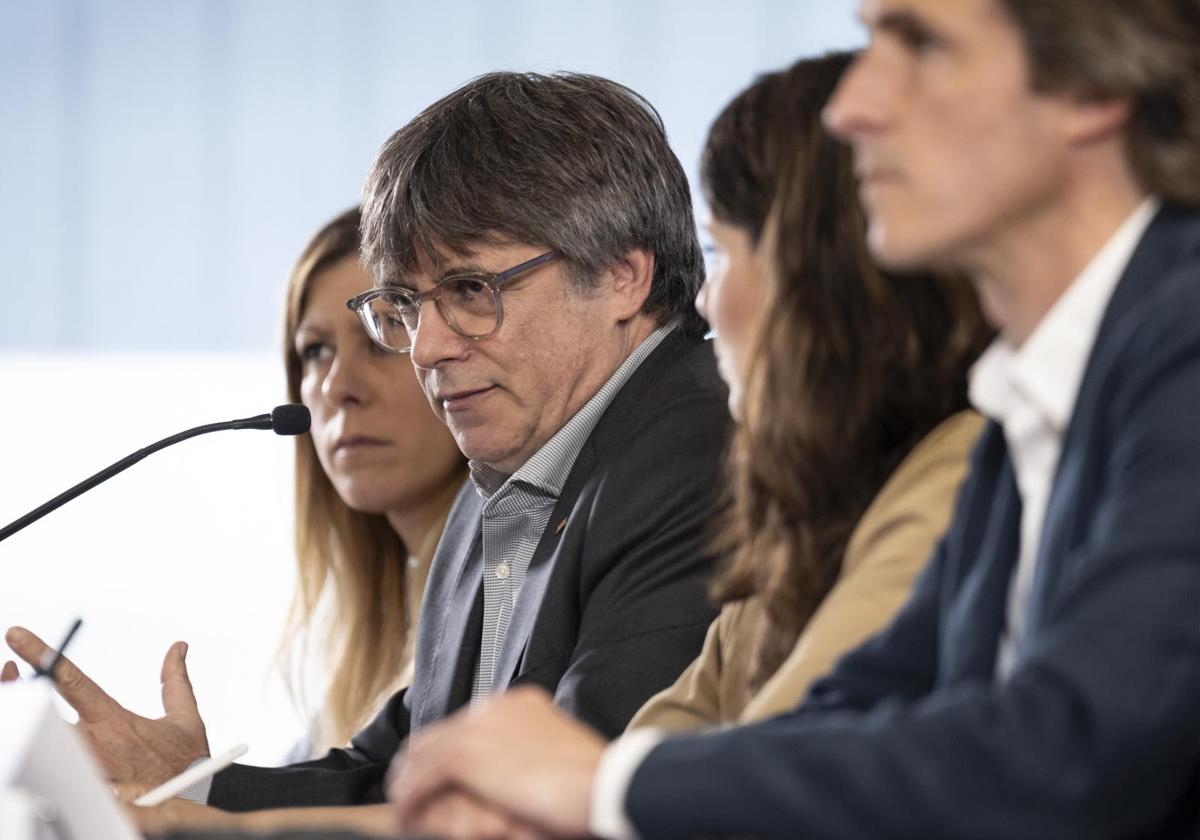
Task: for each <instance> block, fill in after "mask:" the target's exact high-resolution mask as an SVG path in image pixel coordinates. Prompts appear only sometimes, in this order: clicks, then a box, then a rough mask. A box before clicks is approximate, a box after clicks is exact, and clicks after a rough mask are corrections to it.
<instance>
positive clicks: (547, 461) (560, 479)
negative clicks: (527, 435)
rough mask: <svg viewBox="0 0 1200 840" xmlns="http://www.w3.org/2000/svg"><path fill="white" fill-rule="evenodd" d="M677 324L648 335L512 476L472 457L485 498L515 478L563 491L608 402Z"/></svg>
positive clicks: (476, 482) (476, 480)
mask: <svg viewBox="0 0 1200 840" xmlns="http://www.w3.org/2000/svg"><path fill="white" fill-rule="evenodd" d="M674 328H675V325H674V324H667V325H665V326H662V327H659V328H658V329H656V330H655V331H654V332H652V333H650V335H648V336H646V338H645V339H643V340H642V343H641V344H639V345H638V346H637V347H635V348H634V350H633V352H632V353H630V354H629V356H627V357H626V359H625V361H623V362H622V363H621V364H620V366H619V367H618V368H617V369H616V370H615V371H614V372H613V374H612V376H610V377H609V378H608V380H607V381H606V382H605V383H604V384H603V385H602V386H600V390H598V391H597V392H596V393H595V394H593V395H592V397H591V399H589V400H588V401H587V402H586V403H584V405H583V408H581V409H579V411H577V412H575V415H574V416H573V417H572V418H571V419H570V420H568V421H567V422H566V423H565V424H564V425H563V427H562V428H561V429H559V430H558V431H557V432H555V434H554V436H553V437H551V438H550V440H548V441H546V442H545V443H544V444H542V446H541V447H540V448H539V449H538V451H537V452H535V453H534V454H533V456H532V457H530V459H529V460H528V461H526V462H525V463H524V464H522V465H521V467H520V468H519V469H518V470H517V471H516V472H515V473H513V474H512V475H511V476H509V475H506V474H505V473H502V472H500V471H499V470H497V469H494V468H492V467H490V466H488V465H487V464H484V463H481V462H479V461H471V462H470V464H469V466H470V470H471V481H472V483H473V484H474V485H475V489H476V491H478V493H479V495H480V496H481V497H482V498H483V499H484V501H487V500H489V499H490V498H491V497H492V496H494V495H495V494H496V493H498V492H499V491H500V490H501V489H502V488H503V487H504V486H505V485H506V484H511V483H516V482H521V483H522V484H525V485H529V486H531V487H535V488H537V489H539V490H541V491H543V492H545V493H547V494H549V495H551V496H554V497H556V498H557V497H558V495H559V494H560V493H562V488H563V485H565V484H566V483H567V476H568V475H569V474H570V472H571V467H573V466H574V465H575V459H576V458H577V457H578V456H579V451H580V450H581V449H582V448H583V444H584V443H585V442H586V441H587V439H588V436H589V435H591V433H592V430H593V429H594V428H595V427H596V424H597V423H598V422H600V418H601V417H602V416H604V412H605V411H606V410H607V409H608V406H609V404H610V403H611V402H612V401H613V399H614V398H615V397H616V395H617V393H618V392H619V391H620V390H621V388H622V387H624V385H625V383H626V382H628V381H629V378H630V377H631V376H633V372H634V371H635V370H637V369H638V367H639V366H640V365H641V364H642V362H644V361H645V360H646V357H647V356H649V355H650V354H651V353H652V352H654V350H655V348H657V347H658V345H659V344H661V343H662V341H663V339H664V338H666V337H667V335H668V334H669V333H670V332H671V330H673V329H674Z"/></svg>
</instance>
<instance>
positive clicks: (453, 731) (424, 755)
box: [388, 718, 469, 820]
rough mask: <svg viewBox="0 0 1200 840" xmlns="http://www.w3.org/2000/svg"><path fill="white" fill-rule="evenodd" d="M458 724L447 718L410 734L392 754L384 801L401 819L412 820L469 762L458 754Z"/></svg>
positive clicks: (450, 783) (448, 785)
mask: <svg viewBox="0 0 1200 840" xmlns="http://www.w3.org/2000/svg"><path fill="white" fill-rule="evenodd" d="M458 721H459V719H458V718H450V719H448V720H446V721H443V722H441V723H436V724H434V725H432V726H430V727H427V728H425V729H422V730H421V731H419V732H416V733H413V734H412V735H410V736H409V738H408V742H407V743H406V745H405V746H404V748H403V749H402V750H401V751H400V752H399V753H398V754H397V755H396V758H395V760H394V761H393V762H392V767H391V782H390V784H389V785H388V799H389V800H390V801H391V803H392V804H393V805H394V806H395V807H396V810H397V813H398V814H399V816H400V819H401V820H411V819H413V818H414V817H415V816H416V814H417V813H418V812H419V811H421V810H422V809H423V808H424V807H425V805H426V803H427V802H428V800H429V799H430V798H431V797H433V796H434V795H435V794H437V793H439V792H442V791H444V790H445V789H446V788H449V787H452V786H453V785H454V784H455V782H456V781H457V779H456V776H455V771H456V769H457V768H459V767H461V766H463V764H465V763H466V762H468V761H469V759H467V758H466V757H465V756H462V755H460V753H461V748H460V747H459V745H460V744H461V743H462V742H463V741H464V739H463V738H462V737H461V735H460V733H459V732H458V731H457V730H458V729H459V727H457V726H456V725H455V724H456V723H458ZM467 740H468V741H469V739H467ZM455 756H459V757H458V758H457V759H456V758H455Z"/></svg>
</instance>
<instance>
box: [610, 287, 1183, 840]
mask: <svg viewBox="0 0 1200 840" xmlns="http://www.w3.org/2000/svg"><path fill="white" fill-rule="evenodd" d="M1185 299H1186V300H1191V301H1195V300H1196V297H1195V296H1191V297H1188V298H1185ZM1177 309H1179V310H1180V311H1179V312H1178V313H1177V314H1176V320H1175V322H1174V323H1170V322H1168V323H1167V324H1165V325H1162V324H1160V325H1159V328H1158V329H1155V330H1143V331H1142V335H1141V339H1142V340H1140V341H1137V342H1134V343H1133V346H1132V347H1131V348H1127V350H1130V352H1127V353H1125V354H1124V356H1123V358H1125V359H1126V360H1127V362H1128V365H1127V367H1126V369H1125V370H1124V371H1120V370H1118V371H1117V372H1116V373H1115V374H1114V377H1113V381H1115V382H1117V383H1119V384H1118V385H1116V386H1114V387H1113V388H1111V389H1110V391H1109V392H1108V393H1107V394H1105V399H1103V400H1101V401H1099V405H1100V406H1101V408H1100V414H1099V415H1098V416H1096V417H1090V418H1087V420H1086V422H1094V423H1100V424H1104V426H1103V427H1102V429H1104V430H1107V432H1104V433H1098V434H1097V437H1096V439H1097V440H1099V441H1102V442H1103V443H1104V446H1103V447H1102V449H1103V451H1097V452H1095V453H1093V454H1094V457H1095V458H1096V460H1097V461H1098V462H1099V463H1101V464H1102V465H1103V468H1102V469H1101V470H1099V471H1098V474H1097V476H1096V485H1097V486H1096V492H1097V493H1098V499H1097V504H1096V505H1095V506H1094V508H1093V510H1094V511H1095V516H1094V519H1093V521H1092V522H1091V523H1090V527H1089V530H1088V538H1087V539H1086V541H1084V542H1083V544H1082V545H1081V546H1080V548H1079V549H1078V550H1077V551H1076V552H1075V553H1074V555H1073V556H1070V557H1067V558H1064V559H1065V561H1066V562H1065V563H1063V564H1062V567H1063V568H1064V569H1066V571H1065V572H1064V575H1066V578H1065V579H1064V580H1063V581H1062V586H1061V587H1060V589H1059V594H1058V596H1057V597H1056V599H1055V600H1054V602H1053V603H1052V604H1050V605H1048V607H1047V608H1046V609H1047V611H1046V613H1045V614H1043V615H1042V616H1041V619H1040V623H1039V627H1038V630H1037V633H1036V634H1033V635H1031V636H1030V637H1029V639H1028V645H1027V647H1026V648H1025V649H1024V650H1023V652H1022V655H1021V657H1020V659H1019V661H1018V664H1017V667H1016V669H1015V670H1014V672H1013V674H1012V676H1011V677H1010V679H1009V680H1008V681H1007V682H1004V683H991V682H987V683H983V682H980V683H977V684H964V685H960V686H956V687H955V688H953V689H942V690H938V691H935V692H933V693H931V694H930V695H929V696H928V697H926V698H924V699H921V700H918V701H916V702H906V701H905V700H903V699H901V700H900V701H897V702H883V703H877V704H876V705H875V706H874V708H872V710H871V711H869V712H866V713H862V712H857V711H846V712H838V711H834V710H833V709H832V708H827V709H826V710H825V711H824V713H823V714H819V715H812V714H806V713H796V714H791V715H787V716H783V717H780V718H776V719H774V720H771V721H766V722H764V723H761V724H757V725H754V726H750V727H745V728H742V729H738V730H728V731H724V732H719V733H713V734H709V735H704V736H699V737H693V738H688V739H679V740H675V741H669V742H666V743H664V744H661V745H660V746H659V747H657V748H656V749H655V750H654V751H653V752H652V753H651V754H650V755H649V757H648V758H647V760H646V761H645V762H644V763H643V764H642V765H641V767H640V768H639V769H638V771H637V772H636V774H635V776H634V778H633V780H632V783H631V786H630V789H629V793H628V797H627V800H626V805H627V808H628V810H629V812H630V814H631V816H632V819H633V821H634V824H635V825H636V826H637V828H638V830H639V832H640V833H641V834H642V835H643V836H656V837H657V836H664V837H665V836H674V837H683V836H691V835H695V834H702V833H724V832H729V833H750V834H755V835H759V834H761V835H779V836H789V837H800V836H812V837H847V838H849V837H874V838H886V837H939V838H953V837H970V838H987V837H1005V838H1010V837H1021V838H1062V837H1089V838H1104V837H1129V836H1146V835H1147V834H1149V833H1151V832H1156V831H1157V832H1160V833H1158V834H1155V836H1166V835H1162V834H1161V827H1162V826H1163V825H1164V824H1166V823H1171V824H1176V823H1177V822H1179V821H1181V822H1182V823H1183V824H1186V825H1188V826H1190V830H1192V831H1194V830H1195V827H1196V815H1195V811H1196V809H1197V802H1200V798H1197V790H1198V789H1197V768H1198V767H1200V422H1198V421H1197V418H1198V417H1200V338H1188V339H1183V340H1176V341H1171V340H1168V337H1171V336H1180V335H1182V336H1189V335H1190V336H1196V335H1197V330H1196V329H1195V327H1194V326H1190V325H1184V324H1183V323H1182V322H1181V319H1185V318H1186V319H1194V318H1195V317H1196V315H1195V311H1194V310H1193V309H1189V308H1188V307H1186V306H1178V307H1177ZM922 609H923V610H931V609H933V607H932V606H930V605H929V604H926V605H925V606H924V607H923V608H922ZM930 620H932V619H930ZM846 691H847V692H848V696H851V697H853V696H855V694H854V689H853V687H851V688H847V689H846ZM869 691H870V693H875V691H874V689H870V690H869ZM849 705H850V706H851V708H853V706H855V705H857V704H855V703H850V704H849ZM1181 803H1182V804H1181ZM1189 808H1190V811H1188V809H1189ZM1184 811H1187V813H1183V812H1184ZM1181 814H1182V816H1181ZM1181 833H1182V832H1181ZM1171 836H1174V835H1171Z"/></svg>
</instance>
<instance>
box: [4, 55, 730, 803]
mask: <svg viewBox="0 0 1200 840" xmlns="http://www.w3.org/2000/svg"><path fill="white" fill-rule="evenodd" d="M363 257H364V261H365V262H366V263H367V264H368V266H369V267H370V268H371V269H372V270H373V272H374V274H375V276H376V278H377V286H378V287H377V288H375V289H372V290H370V291H366V292H364V293H362V294H360V295H358V296H356V297H354V298H353V299H352V300H350V301H348V306H349V307H350V308H351V309H353V310H354V311H356V312H357V313H358V314H359V315H360V317H361V319H362V322H363V324H364V326H365V328H366V329H367V331H368V332H369V333H370V335H371V337H372V339H374V341H375V342H376V343H377V344H378V345H379V346H380V347H381V348H383V349H384V350H387V351H390V352H397V353H407V354H409V355H410V356H411V358H412V362H413V366H414V368H415V369H416V375H417V377H418V379H419V380H420V381H421V383H422V385H423V387H424V389H425V392H426V394H427V395H428V398H429V401H430V404H431V405H432V407H433V410H434V411H435V412H436V413H437V415H438V416H439V417H440V418H442V419H443V420H444V421H445V422H446V424H447V425H448V426H449V428H450V430H451V432H452V433H453V435H454V437H455V440H456V441H457V442H458V445H459V447H460V448H461V449H462V451H463V453H464V454H465V455H466V456H467V457H468V459H470V470H471V476H470V481H469V482H468V483H467V484H466V485H464V487H463V488H462V490H461V492H460V493H459V496H458V499H457V500H456V502H455V505H454V507H453V509H452V510H451V513H450V516H449V519H448V521H447V524H446V530H445V533H444V536H443V538H442V541H441V543H440V545H439V547H438V550H437V553H436V555H435V557H434V560H433V565H432V568H431V571H430V577H429V582H428V584H427V589H426V594H425V599H424V603H423V607H422V610H421V619H420V626H419V628H418V634H417V642H416V653H415V678H414V682H413V684H412V686H411V687H410V688H409V689H407V690H405V691H402V692H401V693H399V694H398V695H396V696H395V697H394V698H393V699H392V701H391V702H390V703H389V704H388V706H387V707H386V708H385V709H384V711H383V712H382V713H381V714H380V715H379V717H378V718H377V719H376V720H375V721H374V722H373V723H371V724H370V725H369V726H368V727H367V728H366V729H365V730H364V731H363V732H362V733H360V734H359V735H358V736H357V737H356V738H355V739H354V741H353V745H352V746H351V747H350V748H348V749H346V750H335V751H333V752H332V753H331V754H330V755H329V756H328V757H326V758H325V759H322V760H320V761H316V762H311V763H307V764H302V765H297V766H293V767H289V768H282V769H278V770H268V769H263V768H251V767H239V766H234V767H232V768H229V769H228V770H226V771H223V772H222V773H219V774H218V775H217V776H216V777H215V778H214V779H213V781H212V786H211V790H210V791H203V790H201V791H198V792H196V793H197V795H198V798H200V799H207V801H208V802H210V803H212V804H214V805H217V806H220V807H222V808H225V809H229V810H238V811H240V810H249V809H257V808H264V807H269V806H285V805H340V804H354V803H364V802H372V801H375V802H382V800H383V789H382V782H383V776H384V772H385V771H386V768H387V764H388V762H389V761H390V760H391V758H392V756H393V754H394V753H395V751H396V749H397V748H398V747H399V746H400V744H401V742H402V741H403V739H404V738H405V737H406V736H407V734H408V732H409V731H410V730H411V729H414V728H417V727H420V726H422V725H424V724H426V723H428V722H430V721H433V720H436V719H439V718H441V717H444V716H445V715H447V714H449V713H451V712H453V711H454V710H456V709H458V708H461V707H464V706H467V705H469V704H471V703H475V702H479V701H482V700H483V699H485V698H487V697H488V696H489V695H490V694H492V693H493V692H496V691H499V690H502V689H504V688H506V687H508V686H510V685H512V684H514V683H522V684H531V685H538V686H541V687H543V688H544V689H545V690H547V691H549V692H550V693H552V694H553V695H554V696H555V698H556V701H557V702H558V703H559V705H560V706H561V707H562V708H563V709H565V710H566V711H568V712H570V713H571V714H573V715H575V716H577V717H578V718H579V719H580V720H582V721H584V722H586V723H587V724H589V725H590V726H592V727H594V728H596V729H597V730H599V731H601V732H603V733H605V734H606V735H609V736H615V735H617V734H618V733H620V732H621V731H622V729H623V728H624V726H625V724H626V722H627V720H628V719H629V718H630V717H631V716H632V714H633V712H634V711H636V710H637V708H638V707H639V706H640V705H641V704H642V702H643V701H644V700H646V699H647V698H648V697H649V696H650V695H652V694H653V693H654V692H656V691H657V690H659V689H661V688H663V687H665V686H666V685H668V684H669V683H670V682H671V681H672V680H674V679H675V677H676V676H678V674H679V673H680V672H681V671H682V670H683V669H684V667H685V666H686V665H687V664H688V663H689V662H690V661H691V660H692V658H693V657H694V656H695V655H696V653H697V652H698V651H699V649H700V645H701V643H702V641H703V637H704V633H705V631H706V629H707V626H708V624H709V622H710V621H711V620H712V619H713V617H714V615H715V613H714V611H713V610H712V608H711V607H710V606H709V604H708V603H707V598H706V592H705V587H706V583H707V578H708V575H709V573H710V571H711V568H710V567H711V563H710V561H709V559H708V552H707V551H706V547H705V537H706V533H705V526H706V523H707V521H708V519H709V517H710V514H711V512H712V502H713V497H714V492H713V491H714V487H715V486H716V484H717V473H718V466H719V463H720V459H721V455H722V452H723V449H724V443H725V438H726V434H727V427H728V411H727V408H726V391H725V388H724V386H723V385H722V383H721V382H720V379H719V377H718V375H717V371H716V364H715V360H714V358H713V353H712V349H711V346H710V345H709V344H708V343H707V342H705V341H704V339H703V335H704V332H705V325H704V323H703V321H702V320H701V319H700V317H699V316H698V315H697V314H696V311H695V309H694V307H693V299H694V297H695V294H696V291H697V290H698V288H699V286H700V284H701V283H702V282H703V279H704V278H703V273H704V268H703V257H702V255H701V251H700V247H699V244H698V242H697V239H696V232H695V223H694V220H693V216H692V208H691V198H690V195H689V191H688V186H687V180H686V177H685V175H684V173H683V170H682V168H681V167H680V165H679V162H678V160H677V159H676V158H675V156H674V154H673V153H672V152H671V150H670V147H669V146H668V144H667V139H666V136H665V134H664V131H663V127H662V124H661V121H660V119H659V117H658V115H657V113H656V112H655V111H654V109H653V108H652V107H651V106H650V105H649V104H648V103H647V102H646V101H645V100H644V99H642V98H641V97H640V96H638V95H637V94H635V93H634V92H632V91H630V90H629V89H627V88H624V87H622V86H621V85H618V84H616V83H613V82H610V81H607V80H604V79H600V78H597V77H593V76H586V75H577V74H562V75H556V76H540V75H533V74H516V73H496V74H491V75H488V76H484V77H481V78H479V79H476V80H475V81H473V82H471V83H469V84H468V85H466V86H465V87H463V88H462V89H460V90H458V91H456V92H454V93H452V94H450V95H449V96H447V97H446V98H445V99H443V100H441V101H439V102H437V103H436V104H434V105H432V106H431V107H430V108H428V109H427V110H426V111H425V112H424V113H422V114H421V115H419V116H418V117H417V118H416V119H414V120H413V121H412V122H411V123H409V124H408V125H407V126H405V127H404V128H402V129H401V130H399V131H398V132H396V134H394V135H393V136H392V137H391V138H390V139H389V140H388V141H387V143H386V144H385V145H384V147H383V148H382V150H381V151H380V153H379V156H378V158H377V160H376V162H375V164H374V167H373V169H372V172H371V174H370V177H369V180H368V183H367V185H366V188H365V198H364V203H363ZM13 642H14V640H13V639H12V638H11V634H10V643H13ZM18 642H19V643H18V644H15V645H14V647H16V648H17V649H18V652H19V653H20V654H21V655H22V656H37V655H38V653H39V651H40V648H38V647H37V645H35V644H34V641H33V640H30V639H29V638H27V637H22V638H21V639H20V640H18ZM71 672H72V677H70V678H68V680H67V687H65V688H64V692H63V693H64V695H65V696H66V697H67V699H68V700H70V701H71V702H73V703H74V704H75V705H76V707H77V708H79V710H80V712H81V714H82V715H83V716H84V717H86V718H88V720H89V723H88V727H87V729H86V731H87V732H88V734H89V735H91V736H92V739H93V741H94V742H95V743H97V744H98V753H99V754H100V756H101V758H102V759H103V760H104V761H105V763H106V765H107V766H108V768H109V771H110V773H113V774H114V775H118V776H121V777H125V778H123V779H121V780H125V781H133V782H137V783H141V784H143V785H149V784H156V783H159V782H161V781H163V780H164V778H165V776H167V775H170V772H177V771H180V770H182V769H184V768H185V767H187V766H188V764H189V763H190V762H192V761H193V760H194V759H196V758H197V757H198V756H201V755H204V754H207V751H208V747H207V743H206V740H205V737H204V730H203V724H202V723H201V721H200V717H199V715H198V714H197V713H196V711H195V701H194V699H193V698H192V696H191V689H190V685H188V684H187V678H186V671H185V670H184V668H183V664H182V658H181V657H180V658H179V659H178V661H173V660H172V659H171V657H170V656H169V657H168V662H167V663H166V665H165V666H164V698H165V699H166V700H167V701H168V704H167V705H168V708H167V712H168V714H167V717H166V718H163V719H161V720H159V721H149V720H146V719H144V718H137V717H136V716H134V715H132V714H131V713H129V712H126V711H125V710H123V709H121V708H120V707H119V706H117V705H116V704H115V703H114V702H113V701H111V700H108V699H107V698H105V699H106V700H107V703H105V704H101V703H95V704H93V703H92V701H93V699H94V695H93V694H92V693H91V691H90V689H88V690H81V691H72V688H71V686H72V685H74V684H75V682H74V678H75V676H76V672H74V669H73V668H72V669H71ZM79 684H82V678H81V679H80V682H79ZM91 688H94V686H91ZM97 691H98V689H97ZM172 704H174V707H172ZM131 733H136V734H133V735H131ZM308 819H311V816H310V815H305V816H304V817H302V818H301V821H302V822H303V821H307V820H308ZM257 824H258V825H260V826H261V825H262V823H261V822H260V823H257Z"/></svg>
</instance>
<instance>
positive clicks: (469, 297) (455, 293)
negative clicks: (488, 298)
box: [445, 277, 487, 303]
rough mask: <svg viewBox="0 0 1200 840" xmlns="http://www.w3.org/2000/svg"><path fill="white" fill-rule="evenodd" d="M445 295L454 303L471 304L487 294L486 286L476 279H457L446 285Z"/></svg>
mask: <svg viewBox="0 0 1200 840" xmlns="http://www.w3.org/2000/svg"><path fill="white" fill-rule="evenodd" d="M445 293H446V294H448V295H450V297H452V298H453V299H454V300H455V301H456V302H461V303H471V302H474V301H475V300H476V299H477V298H479V297H480V296H482V295H484V294H486V293H487V284H486V283H484V282H483V281H482V280H480V279H479V278H478V277H459V278H456V279H454V280H451V281H450V282H449V283H447V284H446V286H445Z"/></svg>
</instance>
